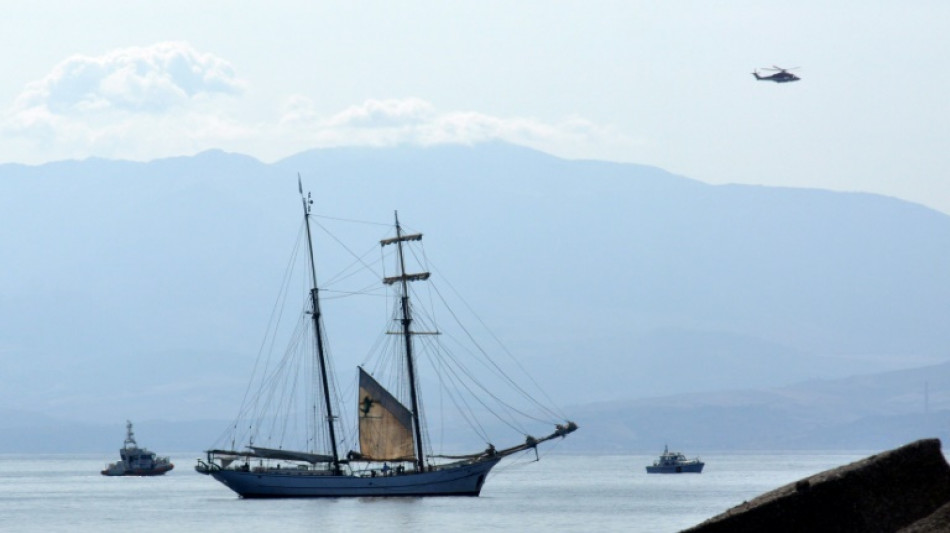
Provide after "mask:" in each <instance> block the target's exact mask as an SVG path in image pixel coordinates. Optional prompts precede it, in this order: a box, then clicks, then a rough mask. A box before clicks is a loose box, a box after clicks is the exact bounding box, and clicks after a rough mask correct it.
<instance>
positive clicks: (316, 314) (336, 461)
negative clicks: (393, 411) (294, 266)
mask: <svg viewBox="0 0 950 533" xmlns="http://www.w3.org/2000/svg"><path fill="white" fill-rule="evenodd" d="M297 187H298V189H299V190H300V199H301V200H302V201H303V218H304V225H305V226H306V227H307V250H308V251H309V252H310V274H311V277H312V281H313V288H312V289H310V299H311V300H312V304H313V329H314V333H315V335H314V342H315V343H316V345H317V355H318V358H319V360H320V378H321V379H322V380H323V403H324V405H325V406H326V415H327V430H328V431H329V433H330V448H331V454H332V456H333V470H334V472H339V471H340V456H339V454H338V453H337V449H336V430H335V428H334V424H333V421H334V416H333V405H332V404H331V403H330V384H329V379H328V378H327V358H326V354H325V353H324V347H323V330H322V328H321V326H320V298H319V289H318V288H317V265H316V260H315V259H314V256H313V239H312V237H311V235H310V206H311V205H312V204H313V200H311V199H310V193H307V197H306V198H304V196H303V183H302V182H301V181H300V175H299V174H298V175H297Z"/></svg>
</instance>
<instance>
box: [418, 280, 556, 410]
mask: <svg viewBox="0 0 950 533" xmlns="http://www.w3.org/2000/svg"><path fill="white" fill-rule="evenodd" d="M433 285H434V284H433ZM435 291H436V293H438V288H435ZM440 297H441V294H440ZM443 302H444V300H443ZM446 308H447V309H448V311H449V313H450V314H452V316H453V317H454V318H456V322H458V318H457V317H455V315H454V313H452V310H451V308H448V305H446ZM420 316H421V317H423V318H428V316H427V315H426V314H424V313H423V314H421V315H420ZM459 326H460V327H461V328H462V330H463V331H464V332H465V333H466V334H467V335H468V338H469V340H470V341H471V342H472V343H473V344H474V345H475V347H476V348H478V350H479V352H480V353H481V354H482V355H483V356H484V357H485V359H486V360H488V361H489V362H490V363H492V365H493V366H494V370H495V373H496V375H498V376H500V377H502V378H504V379H506V380H507V381H508V383H509V385H511V386H512V388H513V389H514V390H515V391H517V392H520V393H521V394H522V395H523V396H524V397H526V398H527V399H528V400H529V401H532V402H534V403H535V404H536V405H538V406H540V407H541V408H542V410H544V406H543V405H541V404H539V403H538V401H537V400H535V399H534V398H532V397H531V396H530V395H529V394H527V392H525V391H524V390H522V389H521V387H519V386H518V384H517V383H515V382H514V381H513V380H512V379H511V378H510V377H508V375H506V374H505V373H504V371H502V370H501V369H500V368H499V367H498V365H497V364H496V363H495V362H494V361H493V360H492V359H491V357H489V356H488V354H487V353H485V351H484V350H482V348H481V346H479V345H478V343H477V342H476V341H475V339H474V338H472V336H471V334H470V333H469V332H468V330H466V329H465V326H463V325H461V323H459ZM450 337H451V336H450ZM459 344H461V343H459ZM444 353H445V354H446V355H447V356H448V357H450V358H451V359H452V360H453V362H455V364H456V365H458V366H459V368H460V369H462V370H463V371H464V372H465V374H466V375H468V376H469V378H470V379H471V380H472V382H474V383H475V384H476V385H478V387H479V388H481V389H482V390H483V391H485V393H486V394H488V395H489V396H490V397H491V398H493V399H494V400H495V401H496V402H497V403H498V404H499V405H500V406H502V407H505V408H507V409H508V410H509V411H513V412H516V413H518V414H520V415H521V416H523V417H525V418H528V419H531V420H535V421H537V422H544V423H548V422H550V420H543V419H540V418H538V417H536V416H534V415H531V414H528V413H526V412H524V411H522V410H521V409H518V408H517V407H515V406H513V405H511V404H509V403H508V402H505V401H503V400H502V399H501V398H500V397H498V396H496V395H495V394H494V393H493V392H492V391H491V390H490V389H488V388H487V387H485V386H484V385H482V383H481V382H479V381H478V380H477V379H475V377H474V375H473V374H472V372H471V371H470V370H469V369H468V368H467V367H466V366H465V365H464V364H462V363H461V361H460V360H459V359H458V358H456V357H454V356H453V355H452V353H451V352H449V351H448V350H447V349H446V350H444ZM470 353H471V352H470ZM489 370H491V367H489ZM547 414H548V415H552V413H551V411H550V410H547ZM496 416H497V415H496ZM554 417H555V418H557V415H554Z"/></svg>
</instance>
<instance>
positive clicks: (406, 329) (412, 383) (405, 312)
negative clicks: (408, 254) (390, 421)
mask: <svg viewBox="0 0 950 533" xmlns="http://www.w3.org/2000/svg"><path fill="white" fill-rule="evenodd" d="M394 216H395V219H396V236H395V237H394V238H391V239H384V240H382V241H380V245H382V246H386V245H387V244H395V245H396V249H397V256H398V261H399V275H398V276H393V277H389V278H384V279H383V283H385V284H386V285H392V284H393V283H396V282H399V283H400V286H401V289H402V291H401V294H400V302H401V313H402V317H401V319H400V322H401V323H402V335H403V339H405V343H406V367H407V369H408V374H409V399H410V401H411V403H412V405H411V410H412V425H413V429H414V432H415V441H416V466H417V468H418V469H419V471H420V472H422V471H424V470H425V455H424V453H423V450H422V429H421V427H420V424H419V397H418V393H417V391H416V372H415V365H414V364H413V359H412V330H411V328H410V326H411V325H412V314H411V312H410V309H409V282H410V281H421V280H426V279H429V273H428V272H421V273H418V274H406V259H405V255H404V254H403V248H402V243H403V242H405V241H421V240H422V234H421V233H414V234H410V235H403V234H402V227H401V226H400V225H399V212H398V211H397V212H395V215H394Z"/></svg>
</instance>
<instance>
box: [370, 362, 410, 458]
mask: <svg viewBox="0 0 950 533" xmlns="http://www.w3.org/2000/svg"><path fill="white" fill-rule="evenodd" d="M359 419H360V453H361V454H362V456H363V457H364V458H367V459H373V460H377V461H411V460H413V459H415V457H416V455H415V452H414V451H413V442H412V414H411V413H410V412H409V409H407V408H406V406H404V405H403V404H401V403H399V400H397V399H396V398H395V397H394V396H393V395H392V394H390V393H389V391H387V390H386V389H384V388H383V386H382V385H380V384H379V382H377V381H376V380H375V379H373V377H372V376H370V375H369V374H367V373H366V371H364V370H363V369H362V368H360V393H359Z"/></svg>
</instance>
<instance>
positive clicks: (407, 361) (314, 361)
mask: <svg viewBox="0 0 950 533" xmlns="http://www.w3.org/2000/svg"><path fill="white" fill-rule="evenodd" d="M298 185H299V190H300V194H301V199H302V200H303V210H304V220H303V226H304V228H305V230H304V229H301V232H300V234H301V235H302V236H303V235H305V236H306V243H307V246H306V251H307V252H308V253H307V254H306V256H307V259H306V261H307V267H304V268H301V269H299V270H300V271H302V272H305V276H306V278H307V285H309V289H307V291H306V294H305V296H304V297H303V298H302V302H303V305H304V312H303V313H300V314H299V317H300V319H299V324H298V326H296V327H295V328H293V332H292V334H291V335H288V337H290V338H291V341H290V342H289V344H291V347H288V348H287V349H286V350H285V351H284V352H282V355H279V356H277V358H279V359H280V360H279V361H278V362H276V363H275V364H273V365H269V366H268V365H267V364H262V365H261V366H262V367H264V368H265V369H266V368H269V369H270V370H265V371H264V372H262V373H261V376H262V377H261V378H259V383H261V384H262V385H261V386H258V387H249V388H248V391H249V392H248V395H247V396H246V399H245V402H244V403H243V405H242V408H241V410H240V411H241V415H239V420H240V421H236V422H235V423H234V424H233V426H232V428H231V434H230V435H227V436H225V437H224V442H226V443H227V445H228V446H229V447H228V448H216V449H211V450H208V451H207V452H206V457H205V458H203V459H199V461H198V464H197V466H196V467H195V469H196V470H197V471H198V472H200V473H202V474H207V475H210V476H211V477H213V478H214V479H216V480H218V481H220V482H221V483H223V484H224V485H226V486H227V487H228V488H230V489H231V490H233V491H234V492H236V493H237V494H239V495H240V496H242V497H245V498H286V497H348V496H453V495H457V496H462V495H464V496H477V495H478V494H479V493H480V492H481V490H482V487H483V485H484V483H485V480H486V479H487V477H488V474H489V472H490V471H491V469H492V468H493V467H494V466H495V465H497V464H498V462H499V461H501V460H502V459H503V458H504V457H506V456H509V455H512V454H515V453H518V452H522V451H527V450H532V449H534V450H535V451H536V448H537V446H538V445H539V444H541V443H543V442H545V441H548V440H551V439H555V438H558V437H564V436H566V435H567V434H569V433H571V432H573V431H574V430H576V429H577V425H576V424H575V423H574V422H569V421H564V420H565V418H564V417H560V416H559V415H556V414H555V413H554V412H553V411H551V410H550V408H546V409H547V410H546V411H544V410H543V409H545V407H544V406H542V405H541V404H540V403H537V402H535V403H534V407H533V409H532V410H531V411H532V412H533V413H537V412H538V411H539V410H541V411H542V412H544V413H545V414H546V416H548V420H549V421H550V423H551V424H552V425H554V426H555V428H554V431H553V432H552V433H550V434H548V435H546V436H544V437H537V438H536V437H533V436H530V434H529V433H527V432H521V437H522V438H523V441H522V442H520V443H518V444H515V445H513V446H510V447H507V448H501V449H496V448H495V446H494V445H492V444H491V443H490V441H488V439H487V434H485V432H484V427H486V426H484V425H480V424H475V426H477V427H478V430H477V431H476V433H477V434H478V435H479V436H483V438H484V440H483V441H482V442H487V443H488V446H487V448H485V449H484V450H482V451H477V452H474V453H467V454H451V455H447V454H435V453H433V452H432V451H431V449H432V445H431V439H430V438H428V436H427V432H426V425H425V422H424V420H423V417H422V408H421V403H422V395H421V394H420V391H419V381H420V379H419V374H418V373H419V368H418V365H419V359H418V358H417V351H419V349H420V346H419V345H422V346H421V348H422V349H427V348H429V345H430V344H432V343H433V342H435V340H437V338H438V337H439V335H440V332H439V331H419V330H417V329H416V328H414V327H413V324H414V320H415V317H416V316H417V315H418V314H419V313H420V312H421V311H419V310H418V309H417V308H416V307H414V302H413V304H410V293H411V292H410V284H411V283H413V282H418V281H427V280H429V277H430V274H429V273H428V272H419V273H407V271H406V264H407V262H408V261H409V260H410V259H416V260H418V259H419V258H424V257H425V254H424V253H422V254H417V253H415V250H412V248H411V247H414V246H420V245H421V244H420V241H421V240H422V234H421V233H411V234H407V233H405V232H404V231H403V228H402V226H401V225H400V223H399V217H398V214H397V216H396V217H395V235H394V236H392V237H389V238H384V239H382V240H381V241H380V246H381V249H382V250H383V254H382V255H383V256H384V257H381V264H385V262H386V260H387V259H388V260H390V261H392V262H394V263H395V275H392V276H389V277H387V276H385V275H380V276H379V277H382V278H383V285H384V287H388V288H390V289H393V290H394V292H395V294H394V298H392V299H391V300H388V301H390V302H392V303H393V306H392V308H393V318H392V321H391V322H390V324H389V325H387V327H385V328H384V331H383V333H382V335H381V338H385V337H386V336H387V335H388V336H391V338H395V339H397V340H396V341H395V342H391V343H388V346H389V347H391V348H393V349H394V350H393V351H395V352H396V357H391V356H390V357H388V358H387V357H386V356H380V358H383V359H386V361H385V362H380V363H378V364H377V367H376V368H377V369H378V370H380V372H379V374H382V372H383V371H385V370H387V369H388V370H391V371H392V374H395V375H396V376H397V377H395V378H391V380H390V381H388V382H386V383H387V385H386V386H384V385H383V383H382V382H383V379H382V378H379V377H378V376H377V375H374V373H372V372H370V371H368V370H366V369H365V368H364V367H363V366H360V367H358V385H356V386H355V387H354V389H356V396H357V398H356V403H355V410H354V411H355V414H356V418H357V428H356V430H357V432H358V448H359V451H355V450H354V451H349V452H347V453H342V450H344V449H346V448H344V447H343V446H347V445H348V444H347V439H346V436H345V435H343V436H341V435H340V433H342V432H344V431H345V430H346V427H347V426H345V425H343V424H341V423H340V422H339V418H338V414H339V413H340V409H339V407H338V405H337V403H338V402H337V398H338V397H339V395H338V394H337V391H338V387H337V385H336V381H335V377H334V374H333V373H332V372H331V366H330V362H331V361H330V357H329V350H328V349H327V346H326V341H325V333H324V331H325V326H324V324H323V320H322V318H323V317H322V314H321V308H320V303H321V300H320V295H321V291H322V290H324V289H320V288H318V285H317V270H316V266H315V260H314V253H313V250H314V243H313V238H312V236H311V225H312V224H317V223H315V222H312V221H311V216H312V215H311V207H312V204H313V201H312V200H310V196H309V194H308V195H307V197H304V196H303V186H302V184H300V182H299V178H298ZM320 228H321V229H323V230H326V228H324V227H323V226H320ZM334 240H336V238H335V237H334ZM301 247H302V246H301ZM387 250H388V251H389V252H390V253H389V256H388V257H385V256H386V251H387ZM347 251H349V248H347ZM295 255H296V254H295ZM301 255H303V254H301ZM354 257H356V256H355V254H354ZM353 264H355V265H357V268H360V265H361V266H362V267H367V269H369V268H368V266H369V265H367V261H366V260H365V259H363V258H362V257H357V259H356V260H355V261H354V262H353ZM369 270H372V272H373V274H374V275H379V273H378V272H377V271H376V270H374V269H369ZM383 270H384V271H385V269H383ZM350 275H352V273H348V274H345V276H344V277H349V276H350ZM285 277H286V278H289V277H290V275H288V276H285ZM377 279H379V278H377ZM286 286H289V287H292V286H293V285H292V284H290V283H287V284H286ZM297 286H298V287H299V286H300V285H297ZM288 290H289V289H288ZM436 291H437V289H436ZM281 293H282V294H285V291H284V290H282V291H281ZM349 294H352V293H347V295H349ZM413 294H414V293H413ZM430 294H431V293H430ZM302 296H303V295H302ZM439 297H440V298H441V294H440V295H439ZM377 301H379V299H378V298H377ZM419 309H421V308H419ZM449 316H451V317H453V318H454V317H455V313H454V312H453V313H450V315H449ZM432 317H433V315H430V314H422V318H421V320H422V323H423V324H424V326H425V327H426V328H427V329H428V328H432V329H436V328H434V326H435V324H434V321H433V318H432ZM288 329H290V328H288ZM465 334H468V331H467V330H466V331H465ZM423 335H424V336H425V337H424V341H423V340H420V341H417V340H416V338H417V337H419V336H423ZM274 337H276V333H275V334H274ZM452 340H453V341H457V340H458V339H452ZM265 344H266V345H272V344H273V342H271V341H270V340H268V341H267V342H265ZM377 344H378V345H386V344H387V342H386V341H383V340H380V341H378V342H377ZM485 352H486V351H485V350H483V349H481V348H480V347H478V348H476V350H473V351H467V352H465V354H464V357H455V356H453V355H452V354H451V353H450V352H449V351H447V349H446V348H445V347H442V346H440V347H438V349H435V350H430V351H429V352H426V357H425V358H424V361H425V362H427V363H429V364H430V369H431V368H435V369H442V370H443V371H447V377H444V378H443V376H442V375H441V374H440V375H439V379H438V381H437V382H438V383H440V384H441V385H443V389H444V390H445V389H447V388H452V390H445V392H444V395H445V396H448V397H451V402H452V403H454V404H455V405H456V406H458V405H460V404H461V407H465V408H468V411H467V412H463V415H462V416H460V417H458V418H455V419H454V420H463V419H464V420H466V421H468V420H469V419H470V418H471V416H472V415H473V414H475V413H474V411H475V410H473V409H471V406H472V405H479V404H480V405H481V406H482V407H484V409H481V411H488V412H491V413H492V414H496V411H498V410H499V409H500V408H501V407H503V406H508V405H509V404H507V402H504V401H502V399H501V396H496V395H494V394H492V393H489V392H487V391H488V389H486V388H484V387H483V386H482V385H480V384H476V385H475V386H460V384H459V380H460V379H464V378H473V377H474V376H475V375H476V374H477V373H478V372H474V371H472V369H471V368H469V367H465V366H464V365H465V363H466V362H467V358H473V357H474V356H478V355H479V354H482V355H486V353H485ZM433 353H434V355H433ZM298 354H300V355H298ZM433 361H435V362H433ZM255 368H257V367H255ZM485 368H488V369H490V371H491V373H493V374H494V375H495V376H498V377H501V378H503V379H502V380H501V381H504V382H507V381H509V378H508V376H507V375H504V373H503V372H502V373H499V372H498V371H496V369H498V368H499V367H498V366H497V365H496V364H495V363H494V362H491V363H490V365H486V366H485ZM430 382H436V380H430ZM270 385H275V386H276V388H277V391H276V392H274V391H273V389H272V388H271V387H269V386H270ZM305 389H306V390H308V391H309V392H310V394H311V395H312V397H311V398H310V399H309V400H307V401H304V402H302V403H293V401H292V400H290V399H289V398H290V397H291V395H292V393H294V392H296V391H298V390H305ZM513 389H516V390H518V391H520V392H519V394H521V396H522V398H524V397H527V398H528V399H529V400H531V401H534V399H533V398H531V397H530V396H528V395H527V394H526V392H525V390H524V389H523V388H521V387H517V386H516V387H513ZM390 391H396V393H395V394H394V393H393V392H390ZM466 391H467V393H468V394H475V393H480V394H482V395H483V396H482V398H481V399H478V398H476V399H475V400H474V401H473V400H465V399H464V398H463V394H465V393H466ZM446 402H448V400H447V401H446ZM502 404H504V405H502ZM276 405H280V406H283V407H286V408H287V409H286V410H287V411H288V412H289V413H291V414H296V415H297V417H298V420H301V419H302V421H301V422H296V423H293V422H292V423H287V422H284V421H279V420H281V419H280V418H279V417H278V415H276V414H264V413H263V412H257V411H256V410H257V409H258V408H259V407H263V406H276ZM461 407H460V408H461ZM463 411H464V410H463ZM512 412H515V413H521V414H524V413H525V411H523V410H518V409H511V410H510V411H509V413H508V414H507V415H505V416H504V418H502V417H501V416H499V420H503V421H504V423H505V425H508V426H509V427H511V423H510V420H511V418H510V414H511V413H512ZM301 415H302V416H301ZM496 416H497V414H496ZM531 418H532V419H534V420H538V418H537V417H535V416H532V417H531ZM549 427H550V426H549ZM294 428H304V429H303V430H300V431H301V433H303V435H302V438H300V439H299V440H297V442H296V443H290V442H289V441H290V438H289V437H288V438H285V436H286V435H288V434H290V433H292V432H293V431H292V430H293V429H294ZM262 441H264V442H262ZM219 442H220V441H219ZM237 442H244V443H246V444H245V447H244V448H242V449H237V448H236V447H235V443H237ZM265 444H266V445H265ZM353 444H356V443H355V442H354V443H353ZM354 447H355V446H354Z"/></svg>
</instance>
